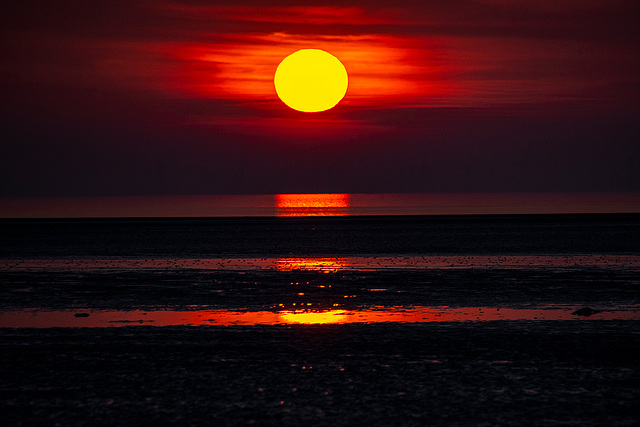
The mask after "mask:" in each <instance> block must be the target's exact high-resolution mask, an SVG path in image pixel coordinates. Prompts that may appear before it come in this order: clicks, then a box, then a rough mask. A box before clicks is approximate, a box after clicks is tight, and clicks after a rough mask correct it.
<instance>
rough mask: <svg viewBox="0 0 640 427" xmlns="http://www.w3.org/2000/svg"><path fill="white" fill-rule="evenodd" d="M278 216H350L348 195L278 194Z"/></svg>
mask: <svg viewBox="0 0 640 427" xmlns="http://www.w3.org/2000/svg"><path fill="white" fill-rule="evenodd" d="M276 208H277V212H278V213H277V214H278V216H281V217H289V216H346V215H349V212H348V209H349V195H348V194H276Z"/></svg>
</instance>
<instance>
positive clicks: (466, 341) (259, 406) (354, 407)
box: [0, 320, 640, 426]
mask: <svg viewBox="0 0 640 427" xmlns="http://www.w3.org/2000/svg"><path fill="white" fill-rule="evenodd" d="M637 323H638V322H630V321H622V322H617V321H590V320H587V321H580V322H566V321H546V322H531V321H525V322H506V321H497V322H480V323H460V322H445V323H413V324H399V323H388V324H377V325H358V324H351V325H315V326H314V325H297V326H252V327H248V326H236V327H204V326H203V327H162V328H157V327H125V328H82V329H75V328H55V329H0V336H1V342H2V347H1V348H2V350H1V351H2V360H3V363H2V364H1V365H0V393H1V395H2V399H1V400H0V412H1V413H2V414H3V422H4V423H6V425H53V424H60V425H107V424H108V425H150V424H153V425H156V424H157V425H165V424H180V425H193V424H196V425H248V424H258V425H292V426H294V425H297V426H299V425H304V424H311V425H327V426H328V425H375V426H388V425H415V426H419V425H443V426H445V425H446V426H448V425H576V426H577V425H580V426H602V425H607V426H615V425H620V426H622V425H634V424H635V423H637V421H638V416H639V413H638V408H637V406H635V404H636V403H637V402H638V398H640V388H638V383H639V371H638V363H637V361H638V360H639V358H640V340H639V339H638V336H639V335H638V325H637Z"/></svg>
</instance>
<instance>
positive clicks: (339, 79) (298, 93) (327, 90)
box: [273, 49, 349, 113]
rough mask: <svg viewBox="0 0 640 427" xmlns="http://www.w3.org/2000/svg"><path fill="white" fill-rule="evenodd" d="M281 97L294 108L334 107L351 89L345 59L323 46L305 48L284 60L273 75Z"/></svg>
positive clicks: (304, 109) (310, 109)
mask: <svg viewBox="0 0 640 427" xmlns="http://www.w3.org/2000/svg"><path fill="white" fill-rule="evenodd" d="M273 83H274V85H275V87H276V93H277V94H278V97H279V98H280V99H281V100H282V102H284V103H285V104H287V105H288V106H289V107H291V108H293V109H294V110H298V111H303V112H305V113H316V112H318V111H325V110H328V109H330V108H333V107H334V106H335V105H336V104H337V103H338V102H340V100H341V99H342V98H344V95H345V94H346V93H347V86H348V85H349V78H348V76H347V70H346V69H345V68H344V65H342V62H340V60H339V59H338V58H336V57H335V56H333V55H331V54H330V53H327V52H325V51H324V50H320V49H302V50H299V51H297V52H294V53H292V54H291V55H289V56H287V57H286V58H284V59H283V60H282V62H281V63H280V65H278V68H277V69H276V74H275V77H274V79H273Z"/></svg>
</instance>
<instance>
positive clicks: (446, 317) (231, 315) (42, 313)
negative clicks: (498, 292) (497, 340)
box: [0, 307, 640, 328]
mask: <svg viewBox="0 0 640 427" xmlns="http://www.w3.org/2000/svg"><path fill="white" fill-rule="evenodd" d="M573 312H574V309H572V308H568V307H563V308H558V307H556V308H552V307H549V308H535V309H516V308H496V307H456V308H451V307H414V308H408V309H407V308H399V309H394V308H385V307H374V308H371V309H366V310H342V309H336V310H325V311H319V310H282V311H266V310H265V311H230V310H197V309H194V310H189V311H184V310H182V311H176V310H156V311H153V310H152V311H143V310H76V311H73V310H41V309H27V310H15V311H5V312H2V313H0V327H9V328H51V327H117V326H130V325H153V326H172V325H192V326H201V325H215V326H232V325H287V324H345V323H384V322H398V323H415V322H486V321H496V320H512V321H513V320H538V321H545V320H582V319H586V318H588V319H590V320H640V311H638V310H634V309H628V310H608V311H601V312H597V313H595V314H592V315H590V316H578V315H575V314H572V313H573Z"/></svg>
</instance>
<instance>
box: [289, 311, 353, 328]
mask: <svg viewBox="0 0 640 427" xmlns="http://www.w3.org/2000/svg"><path fill="white" fill-rule="evenodd" d="M278 314H279V316H280V321H281V322H282V323H300V324H306V325H324V324H328V323H345V322H346V318H347V315H348V314H349V312H348V311H346V310H330V311H304V310H296V311H281V312H279V313H278Z"/></svg>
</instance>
